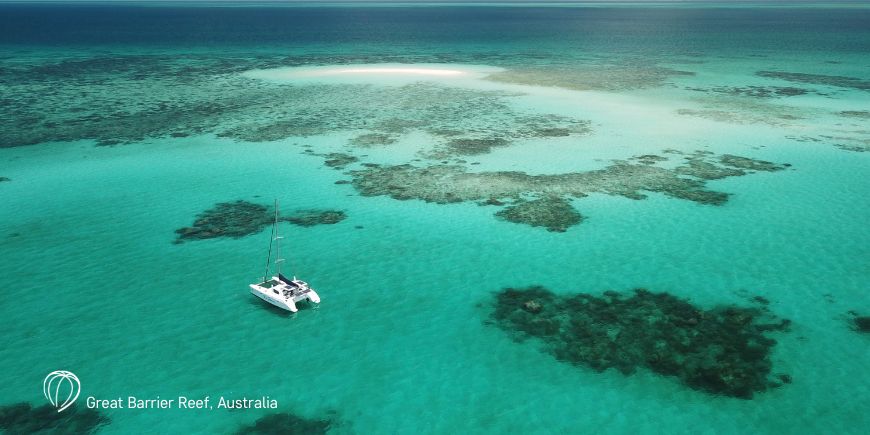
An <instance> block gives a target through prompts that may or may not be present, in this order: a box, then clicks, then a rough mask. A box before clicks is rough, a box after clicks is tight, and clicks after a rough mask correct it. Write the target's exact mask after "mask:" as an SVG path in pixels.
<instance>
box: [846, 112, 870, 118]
mask: <svg viewBox="0 0 870 435" xmlns="http://www.w3.org/2000/svg"><path fill="white" fill-rule="evenodd" d="M838 113H839V115H840V116H848V117H850V118H860V119H870V111H867V110H844V111H842V112H838Z"/></svg>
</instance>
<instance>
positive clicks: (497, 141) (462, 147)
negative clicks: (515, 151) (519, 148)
mask: <svg viewBox="0 0 870 435" xmlns="http://www.w3.org/2000/svg"><path fill="white" fill-rule="evenodd" d="M509 143H510V142H508V141H507V140H506V139H504V138H500V137H495V138H484V139H451V140H450V141H448V142H447V147H448V148H449V149H450V150H451V151H452V152H453V153H454V154H457V155H464V156H472V155H477V154H486V153H488V152H490V150H492V149H493V148H496V147H503V146H507V145H508V144H509Z"/></svg>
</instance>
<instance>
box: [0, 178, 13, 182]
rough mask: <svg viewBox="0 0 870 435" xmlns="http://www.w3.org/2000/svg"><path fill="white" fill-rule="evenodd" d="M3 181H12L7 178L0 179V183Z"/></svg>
mask: <svg viewBox="0 0 870 435" xmlns="http://www.w3.org/2000/svg"><path fill="white" fill-rule="evenodd" d="M4 181H12V179H11V178H9V177H0V183H2V182H4Z"/></svg>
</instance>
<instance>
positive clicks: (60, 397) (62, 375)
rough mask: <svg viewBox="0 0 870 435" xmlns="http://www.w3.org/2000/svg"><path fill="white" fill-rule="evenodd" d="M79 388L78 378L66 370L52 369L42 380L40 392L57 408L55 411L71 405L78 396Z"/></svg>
mask: <svg viewBox="0 0 870 435" xmlns="http://www.w3.org/2000/svg"><path fill="white" fill-rule="evenodd" d="M81 389H82V385H81V382H79V378H78V377H76V375H74V374H73V373H72V372H68V371H66V370H56V371H53V372H51V373H49V374H48V376H46V377H45V380H44V381H42V393H43V394H44V395H45V398H46V399H48V401H49V402H51V404H52V405H53V406H54V407H55V408H57V412H61V411H63V410H64V409H67V408H69V407H70V406H72V404H73V403H74V402H75V401H76V399H78V398H79V393H80V392H81Z"/></svg>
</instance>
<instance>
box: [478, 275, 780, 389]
mask: <svg viewBox="0 0 870 435" xmlns="http://www.w3.org/2000/svg"><path fill="white" fill-rule="evenodd" d="M491 321H492V322H493V323H494V324H495V325H496V326H498V327H499V328H501V329H503V330H505V331H507V332H508V333H509V334H512V335H513V336H514V337H515V338H517V339H518V340H521V341H522V340H524V339H526V338H536V339H540V340H541V342H542V343H543V345H544V349H545V350H546V351H547V352H548V353H550V354H551V355H553V356H554V357H555V358H557V359H558V360H559V361H563V362H566V363H570V364H574V365H580V366H584V367H589V368H591V369H593V370H595V371H599V372H600V371H604V370H607V369H611V368H613V369H616V370H618V371H619V372H620V373H622V374H624V375H630V374H632V373H634V372H635V371H636V370H637V369H638V368H645V369H648V370H651V371H653V372H654V373H658V374H660V375H663V376H669V377H675V378H677V379H679V380H680V382H682V383H683V384H685V385H686V386H688V387H689V388H692V389H694V390H698V391H702V392H705V393H710V394H716V395H723V396H730V397H737V398H741V399H751V398H752V397H753V395H754V394H755V393H759V392H764V391H766V390H768V389H770V388H774V387H777V386H779V385H781V383H788V382H791V377H790V376H789V375H785V374H779V375H777V376H775V377H774V376H772V375H771V372H772V369H773V363H772V362H771V359H770V354H771V351H772V349H773V346H774V345H775V344H776V340H774V339H772V338H770V337H768V336H767V334H768V333H769V332H772V331H782V330H786V329H787V328H788V326H789V324H790V322H789V321H788V320H786V319H778V318H777V317H776V316H774V315H772V314H771V313H770V312H769V310H768V309H767V308H765V307H762V308H756V307H749V308H746V307H738V306H722V307H716V308H710V309H704V308H701V307H698V306H695V305H692V304H691V303H689V302H688V301H686V300H683V299H680V298H677V297H675V296H673V295H670V294H668V293H655V292H651V291H648V290H645V289H636V290H634V291H633V292H631V293H628V294H623V293H619V292H614V291H606V292H604V293H603V294H601V295H600V296H596V295H592V294H587V293H577V294H569V295H560V294H555V293H553V292H551V291H550V290H547V289H545V288H543V287H538V286H535V287H528V288H506V289H503V290H501V291H499V292H497V293H496V294H495V302H494V308H493V311H492V314H491Z"/></svg>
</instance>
